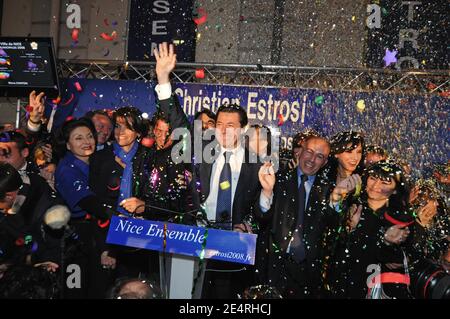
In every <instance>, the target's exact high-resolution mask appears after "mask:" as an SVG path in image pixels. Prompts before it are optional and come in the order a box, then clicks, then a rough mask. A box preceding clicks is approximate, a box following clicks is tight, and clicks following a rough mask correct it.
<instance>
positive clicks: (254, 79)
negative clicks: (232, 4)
mask: <svg viewBox="0 0 450 319" xmlns="http://www.w3.org/2000/svg"><path fill="white" fill-rule="evenodd" d="M199 69H203V72H198V73H204V77H203V78H198V77H197V76H196V70H199ZM58 72H59V76H60V77H61V78H74V77H75V78H77V77H78V78H88V79H109V80H119V79H120V80H136V81H151V80H153V79H155V62H132V61H129V62H125V63H124V62H122V61H87V60H59V61H58ZM449 75H450V71H449V70H415V69H413V70H402V71H396V70H391V69H365V68H331V67H302V66H278V65H261V64H216V63H178V64H177V67H176V69H175V70H174V72H173V78H174V80H175V81H178V82H183V83H208V84H234V85H248V86H265V87H283V88H290V87H295V88H310V89H321V90H345V91H371V92H373V91H384V92H393V93H405V94H406V93H408V94H436V95H441V96H446V97H447V96H448V95H449V91H450V76H449Z"/></svg>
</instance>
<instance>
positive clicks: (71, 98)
mask: <svg viewBox="0 0 450 319" xmlns="http://www.w3.org/2000/svg"><path fill="white" fill-rule="evenodd" d="M74 98H75V95H74V94H73V93H72V95H71V96H70V98H69V99H68V100H67V101H66V102H65V103H62V104H61V105H62V106H67V105H69V104H70V103H72V101H73V99H74Z"/></svg>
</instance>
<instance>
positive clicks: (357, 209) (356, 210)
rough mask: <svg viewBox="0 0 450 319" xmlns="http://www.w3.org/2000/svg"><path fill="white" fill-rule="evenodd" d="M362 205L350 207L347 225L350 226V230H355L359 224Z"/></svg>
mask: <svg viewBox="0 0 450 319" xmlns="http://www.w3.org/2000/svg"><path fill="white" fill-rule="evenodd" d="M362 208H363V207H362V205H358V206H356V205H352V207H350V219H349V221H348V225H349V226H350V230H353V229H355V228H356V226H357V225H358V223H359V220H360V218H361V212H362Z"/></svg>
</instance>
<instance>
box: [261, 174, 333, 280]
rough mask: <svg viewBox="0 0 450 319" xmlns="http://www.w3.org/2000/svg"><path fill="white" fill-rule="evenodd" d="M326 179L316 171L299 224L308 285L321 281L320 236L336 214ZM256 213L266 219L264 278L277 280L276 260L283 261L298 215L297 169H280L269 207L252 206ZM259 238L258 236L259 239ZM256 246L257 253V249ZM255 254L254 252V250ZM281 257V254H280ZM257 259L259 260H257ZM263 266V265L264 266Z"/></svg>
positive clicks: (278, 277)
mask: <svg viewBox="0 0 450 319" xmlns="http://www.w3.org/2000/svg"><path fill="white" fill-rule="evenodd" d="M327 181H328V180H327V179H326V178H325V177H324V176H322V175H317V176H316V179H315V181H314V184H313V186H312V188H311V191H310V193H309V197H308V205H307V207H306V209H305V215H304V225H303V229H304V231H303V242H304V243H305V250H306V271H307V272H308V274H309V278H308V281H309V282H310V284H311V286H312V287H318V286H320V285H321V271H322V259H323V247H322V238H323V236H324V233H325V231H326V228H327V225H331V224H332V225H334V223H335V222H336V219H337V217H338V216H337V215H336V216H334V215H333V214H332V210H328V209H327V206H328V202H329V201H328V189H329V183H328V182H327ZM256 212H257V217H259V219H260V220H263V221H266V222H268V224H267V226H266V231H267V245H265V246H264V248H265V249H267V250H268V252H269V253H268V256H263V257H264V258H263V260H264V263H265V265H264V266H262V268H263V272H266V276H267V277H266V278H265V280H266V281H267V280H268V279H270V280H271V281H272V282H275V283H277V282H278V281H279V280H280V271H279V270H280V268H279V267H280V266H281V265H280V263H284V262H285V261H286V258H285V257H286V256H287V248H288V246H289V242H290V241H291V238H292V236H293V234H294V230H295V227H296V225H297V216H298V175H297V169H293V170H289V171H284V172H280V173H279V174H277V181H276V185H275V189H274V197H273V202H272V206H271V208H270V210H269V211H268V212H266V213H262V212H261V210H260V207H259V205H258V206H257V207H256ZM261 240H263V239H262V238H261V239H260V241H261ZM264 248H263V247H261V246H260V247H259V249H260V251H259V253H260V257H261V249H264ZM257 255H258V253H257ZM280 257H281V258H280ZM259 263H261V260H260V261H259ZM264 267H267V269H264Z"/></svg>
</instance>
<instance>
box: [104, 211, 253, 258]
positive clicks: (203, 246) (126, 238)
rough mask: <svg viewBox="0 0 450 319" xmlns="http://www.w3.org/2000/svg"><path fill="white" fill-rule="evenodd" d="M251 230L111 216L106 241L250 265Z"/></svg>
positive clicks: (251, 251) (251, 248) (251, 252)
mask: <svg viewBox="0 0 450 319" xmlns="http://www.w3.org/2000/svg"><path fill="white" fill-rule="evenodd" d="M256 237H257V235H254V234H247V233H240V232H233V231H225V230H219V229H211V228H203V227H195V226H188V225H180V224H171V223H164V222H156V221H151V220H144V219H134V218H122V217H116V216H113V218H112V219H111V224H110V226H109V231H108V237H107V239H106V242H107V243H109V244H116V245H123V246H128V247H135V248H143V249H149V250H157V251H161V252H167V253H172V254H181V255H187V256H194V257H199V258H207V259H217V260H222V261H227V262H234V263H240V264H247V265H253V264H254V263H255V247H256Z"/></svg>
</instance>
